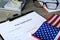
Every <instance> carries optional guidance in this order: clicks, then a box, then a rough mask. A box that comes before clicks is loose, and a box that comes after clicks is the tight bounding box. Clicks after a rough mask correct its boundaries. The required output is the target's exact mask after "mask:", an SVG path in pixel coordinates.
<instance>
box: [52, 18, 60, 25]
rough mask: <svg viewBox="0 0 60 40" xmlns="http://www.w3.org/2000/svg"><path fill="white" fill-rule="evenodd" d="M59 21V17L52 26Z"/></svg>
mask: <svg viewBox="0 0 60 40" xmlns="http://www.w3.org/2000/svg"><path fill="white" fill-rule="evenodd" d="M59 19H60V17H58V18H57V19H56V21H55V22H54V23H53V24H52V25H55V24H56V23H57V22H58V21H59Z"/></svg>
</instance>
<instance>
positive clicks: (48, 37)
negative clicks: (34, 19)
mask: <svg viewBox="0 0 60 40" xmlns="http://www.w3.org/2000/svg"><path fill="white" fill-rule="evenodd" d="M59 32H60V29H58V28H56V27H53V26H52V25H50V24H48V23H46V22H44V23H43V24H42V25H41V27H40V28H39V29H38V30H37V31H36V32H35V33H34V34H32V36H35V37H37V38H40V39H41V40H54V39H55V38H56V36H57V34H58V33H59Z"/></svg>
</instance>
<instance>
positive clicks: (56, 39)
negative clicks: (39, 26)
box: [54, 31, 60, 40]
mask: <svg viewBox="0 0 60 40" xmlns="http://www.w3.org/2000/svg"><path fill="white" fill-rule="evenodd" d="M59 37H60V31H59V33H58V34H57V36H56V37H55V39H54V40H58V38H59Z"/></svg>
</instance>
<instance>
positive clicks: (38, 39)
mask: <svg viewBox="0 0 60 40" xmlns="http://www.w3.org/2000/svg"><path fill="white" fill-rule="evenodd" d="M32 36H33V37H34V38H36V39H37V40H41V39H40V38H38V37H36V36H35V35H34V34H32Z"/></svg>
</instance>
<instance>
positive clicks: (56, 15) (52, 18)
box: [48, 15, 57, 23]
mask: <svg viewBox="0 0 60 40" xmlns="http://www.w3.org/2000/svg"><path fill="white" fill-rule="evenodd" d="M56 17H57V15H54V17H52V19H50V21H48V23H51V22H52V21H53V20H54V19H55V18H56Z"/></svg>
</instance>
